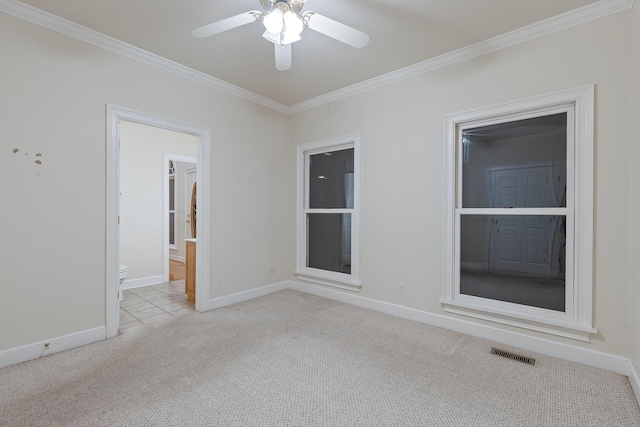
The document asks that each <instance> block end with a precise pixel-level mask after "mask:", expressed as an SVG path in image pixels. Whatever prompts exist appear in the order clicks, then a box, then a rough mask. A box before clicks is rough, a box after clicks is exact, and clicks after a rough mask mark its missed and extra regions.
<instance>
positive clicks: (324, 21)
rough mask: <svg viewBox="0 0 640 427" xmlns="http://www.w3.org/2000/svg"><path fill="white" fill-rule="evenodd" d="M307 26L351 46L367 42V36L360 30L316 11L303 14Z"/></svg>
mask: <svg viewBox="0 0 640 427" xmlns="http://www.w3.org/2000/svg"><path fill="white" fill-rule="evenodd" d="M303 16H304V18H305V21H306V23H307V26H308V27H309V28H311V29H312V30H315V31H317V32H319V33H322V34H324V35H325V36H329V37H331V38H334V39H336V40H338V41H341V42H342V43H346V44H348V45H349V46H353V47H365V46H366V45H367V43H369V36H368V35H367V34H365V33H363V32H362V31H360V30H356V29H355V28H351V27H350V26H348V25H345V24H342V23H340V22H338V21H334V20H333V19H331V18H327V17H326V16H322V15H320V14H318V13H316V12H307V13H305V14H304V15H303Z"/></svg>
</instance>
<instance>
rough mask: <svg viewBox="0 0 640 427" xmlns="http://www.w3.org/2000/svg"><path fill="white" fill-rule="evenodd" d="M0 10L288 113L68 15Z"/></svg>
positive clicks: (10, 6)
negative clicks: (69, 18)
mask: <svg viewBox="0 0 640 427" xmlns="http://www.w3.org/2000/svg"><path fill="white" fill-rule="evenodd" d="M0 11H2V12H5V13H7V14H9V15H13V16H15V17H18V18H21V19H24V20H26V21H29V22H32V23H34V24H38V25H41V26H43V27H46V28H49V29H51V30H54V31H57V32H59V33H62V34H65V35H68V36H71V37H74V38H76V39H79V40H82V41H85V42H87V43H91V44H93V45H95V46H98V47H101V48H103V49H107V50H110V51H112V52H115V53H118V54H120V55H123V56H126V57H128V58H132V59H135V60H138V61H140V62H143V63H145V64H147V65H151V66H153V67H156V68H160V69H161V70H164V71H168V72H170V73H173V74H177V75H179V76H181V77H185V78H187V79H189V80H193V81H195V82H197V83H201V84H203V85H206V86H209V87H212V88H214V89H218V90H220V91H223V92H226V93H229V94H231V95H234V96H237V97H239V98H243V99H246V100H248V101H251V102H254V103H256V104H260V105H262V106H265V107H268V108H271V109H273V110H276V111H279V112H281V113H284V114H289V107H287V106H286V105H283V104H281V103H279V102H276V101H274V100H272V99H270V98H267V97H265V96H262V95H258V94H256V93H254V92H251V91H248V90H246V89H243V88H241V87H238V86H235V85H232V84H230V83H227V82H225V81H223V80H220V79H217V78H215V77H212V76H209V75H207V74H205V73H202V72H200V71H196V70H194V69H192V68H189V67H186V66H184V65H181V64H178V63H177V62H173V61H171V60H169V59H166V58H163V57H161V56H158V55H155V54H153V53H150V52H147V51H145V50H143V49H140V48H138V47H135V46H132V45H130V44H128V43H124V42H122V41H120V40H117V39H114V38H113V37H109V36H107V35H104V34H102V33H99V32H97V31H95V30H92V29H90V28H87V27H84V26H82V25H79V24H76V23H74V22H71V21H69V20H67V19H64V18H60V17H59V16H56V15H53V14H51V13H48V12H45V11H43V10H40V9H38V8H35V7H33V6H30V5H28V4H25V3H22V2H20V1H18V0H0Z"/></svg>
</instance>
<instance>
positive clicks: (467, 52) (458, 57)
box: [287, 0, 634, 114]
mask: <svg viewBox="0 0 640 427" xmlns="http://www.w3.org/2000/svg"><path fill="white" fill-rule="evenodd" d="M633 1H634V0H601V1H599V2H596V3H592V4H590V5H587V6H584V7H581V8H579V9H576V10H573V11H570V12H566V13H564V14H561V15H558V16H554V17H552V18H549V19H546V20H543V21H540V22H536V23H534V24H531V25H528V26H526V27H522V28H519V29H517V30H514V31H511V32H508V33H505V34H501V35H499V36H495V37H492V38H490V39H487V40H483V41H481V42H478V43H474V44H472V45H469V46H465V47H463V48H461V49H458V50H454V51H451V52H447V53H444V54H442V55H440V56H436V57H435V58H431V59H427V60H426V61H422V62H418V63H417V64H413V65H410V66H408V67H405V68H401V69H399V70H395V71H392V72H390V73H387V74H383V75H381V76H378V77H374V78H372V79H369V80H365V81H363V82H360V83H356V84H354V85H351V86H348V87H345V88H343V89H338V90H336V91H333V92H330V93H327V94H324V95H320V96H318V97H316V98H312V99H309V100H307V101H302V102H299V103H297V104H294V105H292V106H290V107H288V110H287V114H294V113H299V112H301V111H305V110H309V109H311V108H315V107H318V106H320V105H324V104H328V103H330V102H334V101H338V100H340V99H344V98H348V97H350V96H354V95H357V94H360V93H364V92H368V91H370V90H373V89H377V88H380V87H383V86H386V85H390V84H392V83H396V82H399V81H402V80H406V79H409V78H411V77H415V76H418V75H420V74H424V73H428V72H430V71H434V70H437V69H439V68H444V67H448V66H449V65H453V64H457V63H459V62H463V61H467V60H469V59H473V58H476V57H478V56H481V55H484V54H486V53H491V52H495V51H497V50H500V49H504V48H507V47H510V46H513V45H516V44H520V43H524V42H527V41H529V40H533V39H536V38H538V37H542V36H545V35H547V34H551V33H554V32H557V31H561V30H564V29H567V28H571V27H574V26H576V25H580V24H583V23H585V22H589V21H593V20H596V19H599V18H602V17H605V16H607V15H611V14H613V13H617V12H621V11H624V10H627V9H631V7H632V6H633Z"/></svg>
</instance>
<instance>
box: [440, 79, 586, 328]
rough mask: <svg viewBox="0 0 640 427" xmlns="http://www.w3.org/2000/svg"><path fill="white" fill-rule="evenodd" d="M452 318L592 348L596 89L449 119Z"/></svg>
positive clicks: (447, 288) (447, 294)
mask: <svg viewBox="0 0 640 427" xmlns="http://www.w3.org/2000/svg"><path fill="white" fill-rule="evenodd" d="M446 143H447V151H446V153H447V161H446V183H447V185H446V191H447V201H446V205H445V208H446V228H445V229H446V234H447V235H446V241H445V246H446V247H445V251H446V252H445V263H446V265H445V285H444V297H443V299H442V303H443V305H444V307H445V311H448V312H453V313H457V314H463V315H467V316H472V317H477V318H481V319H485V320H491V321H495V322H500V323H504V324H509V325H512V326H518V327H523V328H527V329H532V330H537V331H541V332H547V333H552V334H555V335H561V336H565V337H570V338H574V339H579V340H588V338H589V335H590V334H591V333H594V332H595V330H594V329H593V328H592V320H591V311H592V301H591V295H592V277H591V276H592V271H591V268H592V267H591V266H592V240H593V236H592V233H593V232H592V223H593V220H592V210H593V207H592V194H593V88H592V87H588V88H583V89H577V90H572V91H567V92H562V93H557V94H552V95H547V96H542V97H538V98H535V99H529V100H524V101H519V102H514V103H510V104H508V105H504V106H495V107H490V108H486V109H481V110H477V111H471V112H467V113H462V114H457V115H452V116H449V117H447V141H446Z"/></svg>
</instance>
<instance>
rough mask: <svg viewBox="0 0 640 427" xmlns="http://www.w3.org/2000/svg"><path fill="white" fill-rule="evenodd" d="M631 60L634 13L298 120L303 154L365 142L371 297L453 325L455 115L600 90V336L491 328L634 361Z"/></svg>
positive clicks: (365, 244)
mask: <svg viewBox="0 0 640 427" xmlns="http://www.w3.org/2000/svg"><path fill="white" fill-rule="evenodd" d="M636 7H637V6H636ZM630 52H631V26H630V13H628V12H624V13H619V14H616V15H612V16H608V17H606V18H602V19H599V20H597V21H593V22H589V23H586V24H582V25H580V26H577V27H573V28H570V29H566V30H563V31H561V32H556V33H553V34H550V35H547V36H545V37H542V38H538V39H535V40H532V41H528V42H525V43H522V44H519V45H515V46H512V47H509V48H506V49H503V50H500V51H497V52H494V53H490V54H486V55H483V56H481V57H478V58H475V59H472V60H468V61H465V62H462V63H458V64H455V65H451V66H448V67H446V68H443V69H439V70H435V71H432V72H429V73H426V74H422V75H419V76H417V77H413V78H411V79H408V80H404V81H401V82H398V83H394V84H390V85H388V86H385V87H382V88H378V89H375V90H371V91H369V92H366V93H362V94H359V95H355V96H352V97H349V98H347V99H344V100H340V101H336V102H332V103H330V104H328V105H324V106H320V107H317V108H314V109H312V110H308V111H304V112H301V113H298V114H295V115H294V116H293V117H292V120H291V141H292V143H291V147H290V151H291V152H292V153H293V152H294V151H295V150H296V146H297V145H298V144H301V143H305V142H309V141H316V140H322V139H326V138H331V137H336V136H339V135H345V134H350V133H354V132H360V134H361V137H362V181H361V195H362V205H361V206H362V212H361V215H362V233H361V235H362V246H361V247H362V249H361V251H362V256H361V261H362V264H361V271H362V280H363V286H362V291H361V293H360V294H361V295H362V296H363V297H368V298H372V299H376V300H382V301H386V302H390V303H395V304H400V305H403V306H407V307H410V308H414V309H418V310H422V311H426V312H429V313H435V314H439V315H445V313H444V311H443V308H442V307H441V305H440V302H439V300H440V298H441V296H442V284H443V283H442V282H443V259H442V251H443V225H444V219H443V207H442V203H443V201H444V193H443V187H444V167H443V163H444V135H443V131H444V117H445V115H447V114H451V113H456V112H460V111H464V110H469V109H473V108H478V107H482V106H488V105H492V104H497V103H502V102H507V101H512V100H518V99H522V98H526V97H530V96H534V95H539V94H544V93H549V92H553V91H558V90H563V89H568V88H574V87H578V86H583V85H587V84H592V83H595V84H596V85H597V100H596V103H597V105H596V111H597V123H596V132H597V140H596V154H595V155H596V171H595V175H596V182H595V191H596V195H595V196H596V197H595V200H596V202H595V203H596V206H595V242H596V249H595V265H594V270H593V271H594V295H595V297H594V303H595V304H594V305H595V308H594V318H595V326H596V327H597V328H598V330H599V333H598V334H597V335H596V336H593V337H592V344H587V343H580V342H576V341H572V340H569V339H563V338H558V337H551V336H546V335H543V334H539V333H536V332H526V331H523V330H517V329H515V328H509V327H506V326H499V325H496V324H491V323H488V322H486V323H484V324H487V325H491V326H494V327H497V328H503V329H508V330H514V331H519V332H522V333H524V334H530V335H533V336H539V337H545V338H548V339H551V340H555V341H560V342H566V343H570V344H573V345H582V346H586V347H590V348H593V349H594V350H599V351H603V352H607V353H611V354H615V355H627V354H628V336H629V327H628V321H629V313H628V306H627V304H626V303H625V301H626V298H627V296H628V293H629V282H630V275H629V272H630V266H631V264H630V263H631V257H630V255H629V254H630V243H631V241H630V237H629V229H630V227H631V224H632V223H631V216H630V212H631V204H630V195H631V186H630V178H631V161H630V159H629V156H628V154H629V152H630V114H629V107H630V95H629V85H630V73H629V70H630V55H629V54H630ZM294 176H295V174H294V172H293V171H292V172H291V179H293V178H294ZM398 282H404V283H405V289H406V293H405V294H404V295H401V294H399V293H397V283H398ZM447 316H451V317H453V316H454V315H447ZM459 318H463V317H459ZM463 319H466V320H470V321H474V322H478V323H482V321H475V320H471V318H463Z"/></svg>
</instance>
